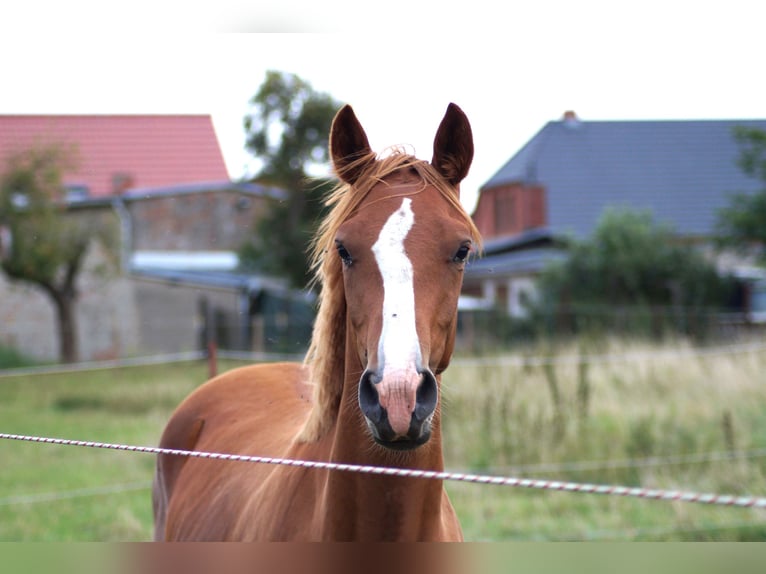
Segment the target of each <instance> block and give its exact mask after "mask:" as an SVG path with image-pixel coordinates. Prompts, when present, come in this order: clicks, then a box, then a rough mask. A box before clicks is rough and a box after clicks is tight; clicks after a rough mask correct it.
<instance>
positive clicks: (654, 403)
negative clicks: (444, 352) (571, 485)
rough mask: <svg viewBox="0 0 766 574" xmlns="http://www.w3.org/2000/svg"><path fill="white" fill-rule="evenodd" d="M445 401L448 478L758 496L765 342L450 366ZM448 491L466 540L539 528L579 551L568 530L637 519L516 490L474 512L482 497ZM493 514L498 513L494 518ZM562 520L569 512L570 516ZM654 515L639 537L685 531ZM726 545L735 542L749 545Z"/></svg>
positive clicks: (764, 481) (557, 354)
mask: <svg viewBox="0 0 766 574" xmlns="http://www.w3.org/2000/svg"><path fill="white" fill-rule="evenodd" d="M443 387H444V396H445V406H444V409H445V414H444V433H445V439H444V443H445V446H446V458H447V461H448V466H449V465H451V466H452V467H460V468H463V469H467V470H471V471H481V472H491V473H496V474H509V473H510V474H512V475H514V476H526V477H536V478H550V479H556V480H571V481H578V482H590V483H605V484H624V485H628V486H643V487H646V488H662V489H680V490H691V491H703V492H718V493H728V494H741V495H744V494H753V495H764V494H766V342H763V344H762V345H758V344H757V342H756V344H754V345H750V346H747V345H745V346H740V347H732V348H729V349H720V350H718V351H716V350H712V349H708V350H703V349H695V348H693V347H692V346H691V345H689V344H688V343H687V342H684V341H677V342H674V343H670V344H668V343H665V344H662V345H657V344H651V343H646V342H637V341H625V340H604V341H579V342H575V343H569V344H566V345H563V346H560V347H556V348H552V347H537V348H529V349H524V350H523V351H520V352H518V353H511V354H509V355H503V356H488V357H483V358H481V359H476V358H466V359H464V360H460V359H459V358H458V359H456V360H455V361H454V363H453V365H451V366H450V369H449V370H448V371H447V372H446V373H445V375H444V382H443ZM450 489H451V492H453V497H454V498H456V504H457V505H458V506H459V507H461V509H462V508H465V509H469V510H467V511H464V512H467V513H469V514H471V513H473V514H476V516H475V517H474V519H473V520H471V534H472V536H474V537H476V538H484V537H492V536H493V535H492V534H487V531H485V529H484V528H483V526H482V524H481V523H482V522H498V524H495V526H492V527H491V528H490V529H489V530H490V531H494V532H497V531H498V529H500V530H502V529H503V528H504V527H503V526H502V524H503V523H504V522H506V521H507V522H508V523H509V524H511V523H514V524H515V520H517V519H520V520H521V521H522V522H524V523H528V522H529V520H530V519H532V520H533V522H534V521H539V520H542V519H543V517H546V516H547V517H548V518H547V521H546V524H547V526H546V527H545V528H542V530H540V531H538V532H537V533H538V534H539V532H548V537H553V538H555V537H557V536H563V537H564V538H567V537H571V536H574V537H575V538H577V537H579V536H580V535H579V534H577V533H578V532H580V530H578V525H577V522H578V521H583V520H585V521H586V522H588V521H589V520H593V521H594V523H593V526H592V527H591V529H595V530H598V528H599V527H598V524H602V523H603V522H604V519H605V517H609V515H610V514H611V519H612V520H614V521H615V523H616V524H623V526H624V528H626V529H627V528H629V527H630V525H631V524H632V521H631V520H630V519H629V518H627V517H626V516H622V517H620V512H618V511H617V510H616V509H615V506H614V505H615V504H618V505H622V506H625V505H627V507H629V508H630V509H631V510H630V512H629V513H628V514H629V515H632V516H633V515H635V514H636V512H637V510H636V507H635V503H632V502H627V503H625V502H619V503H615V502H613V501H604V500H599V501H593V497H592V496H590V497H586V496H583V495H572V494H569V495H555V494H554V495H551V494H544V493H529V492H526V493H521V492H519V491H518V490H517V491H516V492H515V493H508V492H505V493H502V494H500V495H499V497H500V498H501V499H502V500H503V502H500V500H499V499H498V498H497V497H495V498H494V499H493V500H488V501H484V502H483V501H482V498H483V497H484V496H485V495H486V490H478V489H476V488H471V487H469V486H467V485H450ZM464 496H465V497H467V499H465V500H464V499H463V497H464ZM489 496H491V495H489ZM561 496H563V497H565V498H566V497H569V499H568V500H565V499H562V498H561ZM578 496H579V497H580V498H579V499H576V497H578ZM514 497H515V498H514ZM551 500H558V501H560V503H561V504H563V505H564V508H566V509H567V510H566V512H564V514H565V515H572V516H574V515H576V516H577V517H578V518H577V519H576V520H574V523H573V524H571V525H569V526H568V527H564V530H563V531H562V530H557V525H558V526H564V524H565V523H566V521H562V516H561V513H560V511H556V510H555V508H556V505H555V504H554V505H553V506H548V503H547V502H546V501H551ZM639 504H641V505H643V506H644V507H645V506H646V505H647V504H649V505H650V506H651V505H652V504H654V506H655V507H657V506H658V503H651V502H643V501H639ZM504 505H509V506H508V508H507V509H506V510H505V511H504V513H503V512H500V510H499V509H502V508H503V507H504ZM518 505H521V508H518V507H517V506H518ZM527 506H529V507H528V508H527ZM570 506H571V507H575V508H579V510H577V512H572V511H571V510H570ZM485 511H486V512H489V515H488V516H485V515H484V514H482V513H483V512H485ZM643 511H644V508H642V509H641V512H643ZM664 512H665V510H662V511H660V513H659V515H658V516H654V517H652V518H650V519H649V522H650V524H653V523H657V524H659V525H663V524H667V523H668V520H670V522H671V523H673V524H675V523H677V521H678V520H681V519H684V520H686V519H688V516H689V512H690V511H689V509H688V508H686V507H684V508H678V509H677V511H675V510H674V513H673V514H672V517H670V518H669V517H667V516H662V514H663V513H664ZM691 512H692V513H695V512H696V510H692V511H691ZM514 514H515V516H514ZM604 514H605V516H603V515H604ZM639 514H640V513H639ZM745 514H747V515H748V516H747V519H746V520H744V522H746V523H747V524H750V523H751V521H752V519H755V520H756V522H757V521H758V520H761V521H762V522H764V528H763V529H762V530H763V532H764V533H766V515H763V516H761V515H760V514H758V513H757V512H747V511H745V512H744V513H741V514H740V515H739V517H740V518H742V519H744V518H745ZM650 516H652V515H651V513H650ZM705 520H707V521H708V522H709V520H710V519H708V518H706V519H705ZM473 522H476V523H477V524H476V525H473ZM607 522H608V520H607ZM713 523H718V522H717V521H716V520H713ZM616 524H615V526H613V527H614V528H616V527H617V526H616ZM474 526H475V528H474ZM580 526H582V525H580ZM647 528H648V526H647ZM748 528H749V527H748ZM586 530H588V529H587V528H586ZM671 530H672V529H671ZM735 531H736V534H735V535H734V538H735V539H739V538H741V537H745V538H748V537H749V536H751V534H746V535H743V534H742V532H740V531H739V530H737V529H735ZM511 532H514V533H515V532H517V531H516V530H515V529H511ZM529 532H534V530H529V529H521V530H519V531H518V537H520V538H527V534H525V533H529ZM557 532H558V534H556V533H557ZM572 532H574V533H575V534H574V535H573V534H572ZM675 532H676V531H674V530H672V532H671V534H670V538H671V539H672V538H673V537H674V536H675V535H676V534H675ZM747 532H748V533H749V532H750V530H747ZM758 532H759V534H757V535H756V538H757V537H760V536H761V534H760V532H761V530H758ZM717 535H718V534H715V535H714V536H717ZM514 536H516V534H514ZM583 536H584V535H583ZM726 536H728V535H726ZM726 536H725V537H726ZM660 537H661V538H662V536H660ZM713 539H716V538H713Z"/></svg>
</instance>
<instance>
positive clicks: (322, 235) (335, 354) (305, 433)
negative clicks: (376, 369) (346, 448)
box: [299, 149, 481, 442]
mask: <svg viewBox="0 0 766 574" xmlns="http://www.w3.org/2000/svg"><path fill="white" fill-rule="evenodd" d="M347 169H348V170H362V175H361V177H359V178H358V180H357V183H356V184H355V185H354V186H353V189H352V186H351V185H350V184H347V183H342V181H341V183H339V184H338V185H337V186H336V187H335V188H334V189H333V190H332V191H331V192H330V194H329V195H328V197H327V199H326V201H325V205H327V206H328V207H331V208H332V209H331V211H330V213H329V214H328V216H327V217H326V218H325V219H324V221H323V222H322V223H321V225H320V227H319V230H318V233H317V235H316V237H315V238H314V241H313V244H312V252H311V254H312V259H311V266H312V270H313V272H314V280H313V281H314V283H315V284H318V285H320V286H321V292H320V295H319V311H318V313H317V318H316V321H315V323H314V330H313V333H312V337H311V344H310V346H309V349H308V352H307V354H306V359H305V361H304V362H305V364H306V365H307V366H308V368H309V372H310V381H311V383H312V384H313V388H314V391H313V392H314V404H313V407H312V410H311V414H310V415H309V418H308V421H307V422H306V425H305V426H304V428H303V430H302V432H301V435H300V437H299V440H302V441H306V442H308V441H314V440H318V439H319V438H320V437H321V436H323V435H324V434H325V433H326V432H327V431H328V430H329V428H330V427H331V425H332V423H333V422H334V421H335V419H336V417H337V414H338V408H339V405H340V398H341V392H342V389H343V380H344V357H345V350H346V300H345V293H344V287H343V269H342V264H341V261H340V259H339V258H337V257H326V256H325V255H326V254H327V253H332V252H333V251H334V241H335V235H336V233H337V231H338V228H339V227H340V225H341V224H342V223H343V222H345V221H347V220H348V219H349V218H350V217H351V216H352V215H353V214H354V212H355V211H356V210H357V209H358V208H359V205H360V204H361V203H362V202H363V201H364V199H365V198H366V197H367V195H368V194H369V193H370V191H371V190H372V189H373V188H374V187H375V186H376V185H377V184H379V183H381V182H382V181H383V180H384V179H385V178H386V177H388V176H390V175H391V174H393V173H394V172H396V171H398V170H400V169H409V170H411V171H412V172H413V173H417V174H418V175H419V176H420V178H421V179H422V182H423V188H425V187H426V186H433V187H435V188H436V189H437V190H438V191H439V192H440V193H441V194H442V196H444V198H445V199H447V201H448V202H449V203H450V204H451V205H452V206H453V207H454V208H455V210H456V211H457V213H458V214H460V215H461V216H462V217H463V218H464V220H465V223H466V224H467V225H468V227H469V229H470V231H471V236H472V238H473V241H474V243H475V244H477V245H476V247H477V248H479V247H480V245H479V244H480V241H481V239H480V234H479V231H478V229H477V228H476V226H475V224H474V223H473V220H472V219H471V217H470V215H468V213H466V211H465V209H464V208H463V206H462V205H461V203H460V199H459V197H458V192H457V190H456V189H455V188H454V187H452V186H451V185H450V184H448V183H447V182H446V181H445V180H444V178H443V177H442V176H441V175H440V174H439V173H438V172H437V170H436V169H435V168H434V167H433V166H432V165H431V164H430V163H428V162H426V161H423V160H420V159H417V158H416V157H414V156H412V155H409V154H406V153H404V152H403V151H402V150H399V149H393V150H392V151H391V153H390V154H389V155H388V156H386V157H384V158H377V157H376V155H375V154H374V153H371V154H368V155H365V156H363V157H361V158H359V159H358V160H356V161H354V162H353V163H351V164H349V165H348V166H347ZM339 175H340V174H339ZM415 193H417V192H415Z"/></svg>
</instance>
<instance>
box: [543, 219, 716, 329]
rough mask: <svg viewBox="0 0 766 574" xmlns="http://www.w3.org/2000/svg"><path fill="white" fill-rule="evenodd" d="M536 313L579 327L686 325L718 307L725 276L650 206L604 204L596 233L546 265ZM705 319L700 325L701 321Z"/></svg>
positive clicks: (654, 327) (576, 242)
mask: <svg viewBox="0 0 766 574" xmlns="http://www.w3.org/2000/svg"><path fill="white" fill-rule="evenodd" d="M539 286H540V297H539V298H538V300H537V302H536V303H533V306H534V307H535V308H534V310H535V311H536V313H537V314H538V315H542V316H543V317H546V318H548V319H552V318H553V317H554V316H556V315H557V314H558V316H559V318H560V319H562V318H563V319H564V320H566V322H567V323H568V325H567V326H568V327H570V328H574V329H575V330H578V329H581V328H585V327H594V326H595V327H598V328H602V327H610V326H616V325H615V317H619V316H620V315H621V314H622V315H623V317H624V324H623V325H622V326H623V327H625V328H627V329H638V330H643V329H648V330H650V331H651V332H657V331H658V330H662V329H664V328H665V327H666V326H667V323H668V322H671V323H673V324H674V326H675V327H676V328H680V329H684V328H688V327H689V324H690V322H699V321H702V320H703V319H704V318H705V316H706V315H707V314H708V313H707V311H708V309H709V308H710V307H715V306H718V307H720V306H721V304H722V303H723V301H724V299H725V297H724V294H725V293H726V288H727V282H726V281H725V280H723V279H721V278H720V277H719V275H718V273H717V272H716V269H715V267H714V266H713V264H712V263H710V262H708V261H707V260H706V259H705V258H704V256H703V255H702V253H701V252H700V251H698V250H697V249H695V248H694V247H692V246H689V245H685V244H683V243H681V242H680V241H679V240H678V238H677V237H676V236H675V235H674V233H673V231H672V229H670V228H669V227H665V226H661V225H658V224H655V223H654V221H653V220H652V217H651V215H650V214H649V213H647V212H638V211H631V210H607V211H605V213H604V215H603V216H602V218H601V220H600V221H599V224H598V226H597V227H596V229H595V231H594V233H593V235H592V236H591V237H589V238H587V239H585V240H582V241H573V242H572V243H571V247H570V250H569V254H568V258H567V259H566V260H565V261H563V262H561V263H559V264H557V265H554V266H552V267H550V268H548V269H547V270H545V271H544V272H543V274H542V275H541V277H540V282H539ZM698 326H701V325H698Z"/></svg>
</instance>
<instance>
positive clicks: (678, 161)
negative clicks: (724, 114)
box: [482, 120, 766, 237]
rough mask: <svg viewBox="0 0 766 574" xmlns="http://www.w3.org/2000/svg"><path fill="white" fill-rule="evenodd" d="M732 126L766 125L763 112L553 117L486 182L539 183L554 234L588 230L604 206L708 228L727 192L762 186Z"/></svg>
mask: <svg viewBox="0 0 766 574" xmlns="http://www.w3.org/2000/svg"><path fill="white" fill-rule="evenodd" d="M735 126H746V127H755V128H759V129H762V130H766V120H720V121H719V120H700V121H579V120H574V121H572V120H570V121H567V120H562V121H554V122H549V123H548V124H547V125H546V126H545V127H544V128H543V129H542V130H540V132H538V133H537V135H536V136H535V137H534V138H532V139H531V140H530V141H529V142H528V143H527V144H526V145H525V146H524V147H523V148H522V149H521V150H520V151H519V152H518V153H517V154H516V155H514V156H513V157H512V158H511V159H510V160H509V161H508V163H506V164H505V165H504V166H503V167H502V168H501V169H500V170H499V171H498V172H497V173H496V174H495V175H494V176H493V177H492V178H491V179H490V180H489V181H488V182H487V183H485V184H484V186H483V187H482V189H486V188H491V187H495V186H497V185H503V184H507V183H512V182H528V183H540V184H542V185H543V186H544V187H545V189H546V200H547V210H548V227H549V229H550V231H551V232H552V233H553V234H556V235H558V234H569V233H571V234H574V235H575V236H580V237H582V236H584V235H587V234H589V233H590V232H591V231H592V230H593V228H594V226H595V224H596V223H597V222H598V219H599V217H600V215H601V213H602V211H603V209H604V208H605V207H607V206H614V207H631V208H635V209H647V210H650V211H651V212H652V213H653V214H654V217H655V219H656V220H657V221H661V222H664V223H669V224H671V225H672V226H673V228H674V229H675V230H676V231H677V232H678V233H680V234H682V235H703V236H704V235H709V234H711V233H712V232H713V230H714V228H715V221H716V215H717V210H718V209H719V208H720V207H723V206H725V205H727V204H728V194H729V193H731V192H738V191H745V192H752V191H755V190H757V189H759V186H760V182H758V181H757V180H755V179H753V178H750V177H748V176H746V175H745V174H744V173H743V172H742V170H741V169H740V167H739V166H738V165H737V160H738V158H739V153H740V148H739V145H738V144H737V142H736V141H735V139H734V137H733V130H734V127H735Z"/></svg>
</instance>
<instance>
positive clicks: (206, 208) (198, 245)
mask: <svg viewBox="0 0 766 574" xmlns="http://www.w3.org/2000/svg"><path fill="white" fill-rule="evenodd" d="M268 201H270V200H269V199H268V198H264V197H257V196H253V195H250V194H244V193H241V192H237V191H208V192H198V193H185V194H183V193H181V194H168V195H158V196H153V197H147V198H142V199H140V200H132V201H130V202H129V203H128V206H127V207H128V210H129V212H130V215H131V222H132V238H131V241H132V245H131V248H132V249H133V250H136V251H219V250H222V251H224V250H225V251H229V250H237V249H238V248H239V247H241V246H242V244H243V243H245V242H246V241H247V240H248V239H249V238H250V236H251V234H252V229H253V222H254V220H255V218H256V215H257V214H260V213H263V212H264V211H265V210H266V209H268V205H267V202H268Z"/></svg>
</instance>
